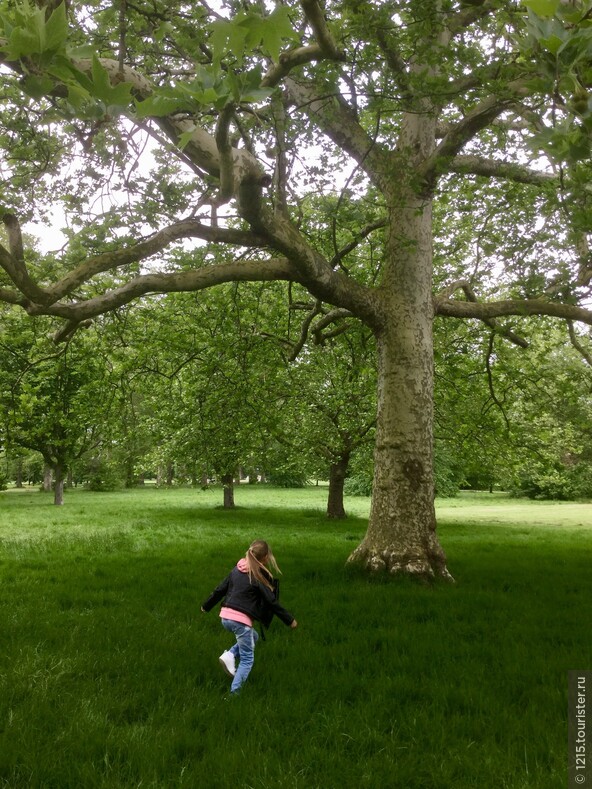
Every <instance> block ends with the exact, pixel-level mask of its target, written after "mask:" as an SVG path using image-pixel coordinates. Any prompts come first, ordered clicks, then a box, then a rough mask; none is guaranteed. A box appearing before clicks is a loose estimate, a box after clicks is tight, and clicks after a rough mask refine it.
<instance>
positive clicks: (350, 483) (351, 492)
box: [343, 471, 372, 496]
mask: <svg viewBox="0 0 592 789" xmlns="http://www.w3.org/2000/svg"><path fill="white" fill-rule="evenodd" d="M343 492H344V493H345V494H346V496H371V495H372V473H371V472H363V471H358V472H357V473H356V474H352V476H351V477H348V478H347V479H346V480H345V484H344V486H343Z"/></svg>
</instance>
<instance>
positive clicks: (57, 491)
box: [53, 463, 64, 506]
mask: <svg viewBox="0 0 592 789" xmlns="http://www.w3.org/2000/svg"><path fill="white" fill-rule="evenodd" d="M53 471H54V477H55V478H54V488H53V491H54V493H53V503H54V504H56V505H57V506H61V505H62V504H63V503H64V468H63V466H62V465H61V464H60V463H57V464H56V465H55V466H54V469H53Z"/></svg>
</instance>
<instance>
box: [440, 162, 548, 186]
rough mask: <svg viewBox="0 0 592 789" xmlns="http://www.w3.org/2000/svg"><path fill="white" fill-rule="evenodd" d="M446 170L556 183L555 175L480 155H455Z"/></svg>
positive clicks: (524, 182)
mask: <svg viewBox="0 0 592 789" xmlns="http://www.w3.org/2000/svg"><path fill="white" fill-rule="evenodd" d="M448 170H449V171H450V172H453V173H458V174H460V175H482V176H484V177H486V178H500V179H503V180H506V181H515V182H516V183H521V184H535V185H537V186H542V185H544V184H550V183H556V184H558V179H557V176H555V175H553V174H552V173H543V172H541V171H540V170H532V169H530V168H529V167H525V166H524V165H521V164H516V163H515V162H502V161H497V160H495V159H485V158H483V157H481V156H457V157H456V158H455V159H453V160H452V162H451V163H450V165H449V167H448Z"/></svg>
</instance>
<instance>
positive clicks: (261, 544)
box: [245, 540, 281, 590]
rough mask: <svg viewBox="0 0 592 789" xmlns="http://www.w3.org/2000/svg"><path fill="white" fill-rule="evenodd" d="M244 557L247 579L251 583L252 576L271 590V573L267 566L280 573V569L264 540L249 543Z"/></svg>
mask: <svg viewBox="0 0 592 789" xmlns="http://www.w3.org/2000/svg"><path fill="white" fill-rule="evenodd" d="M245 559H246V561H247V567H248V572H249V580H250V581H251V583H252V582H253V578H254V579H255V580H256V581H258V582H259V583H261V584H263V585H264V586H266V587H267V588H268V589H272V590H273V584H272V583H271V580H272V578H273V574H272V572H271V570H270V569H269V567H271V569H272V570H273V571H274V572H276V573H279V574H280V575H281V570H280V568H279V567H278V564H277V562H276V560H275V556H274V555H273V552H272V550H271V548H270V547H269V545H268V544H267V543H266V542H265V540H255V542H252V543H251V544H250V545H249V550H248V551H247V553H246V555H245ZM264 562H265V563H264Z"/></svg>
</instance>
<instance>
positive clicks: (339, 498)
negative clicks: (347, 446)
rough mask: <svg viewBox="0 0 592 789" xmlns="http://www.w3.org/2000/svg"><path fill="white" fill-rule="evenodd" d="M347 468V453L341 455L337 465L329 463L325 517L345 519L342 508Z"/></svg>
mask: <svg viewBox="0 0 592 789" xmlns="http://www.w3.org/2000/svg"><path fill="white" fill-rule="evenodd" d="M348 466H349V452H348V453H346V454H344V455H342V456H341V457H340V458H339V460H338V461H337V463H331V467H330V469H329V498H328V499H327V517H328V518H345V517H346V512H345V507H344V506H343V485H344V483H345V478H346V476H347V468H348Z"/></svg>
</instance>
